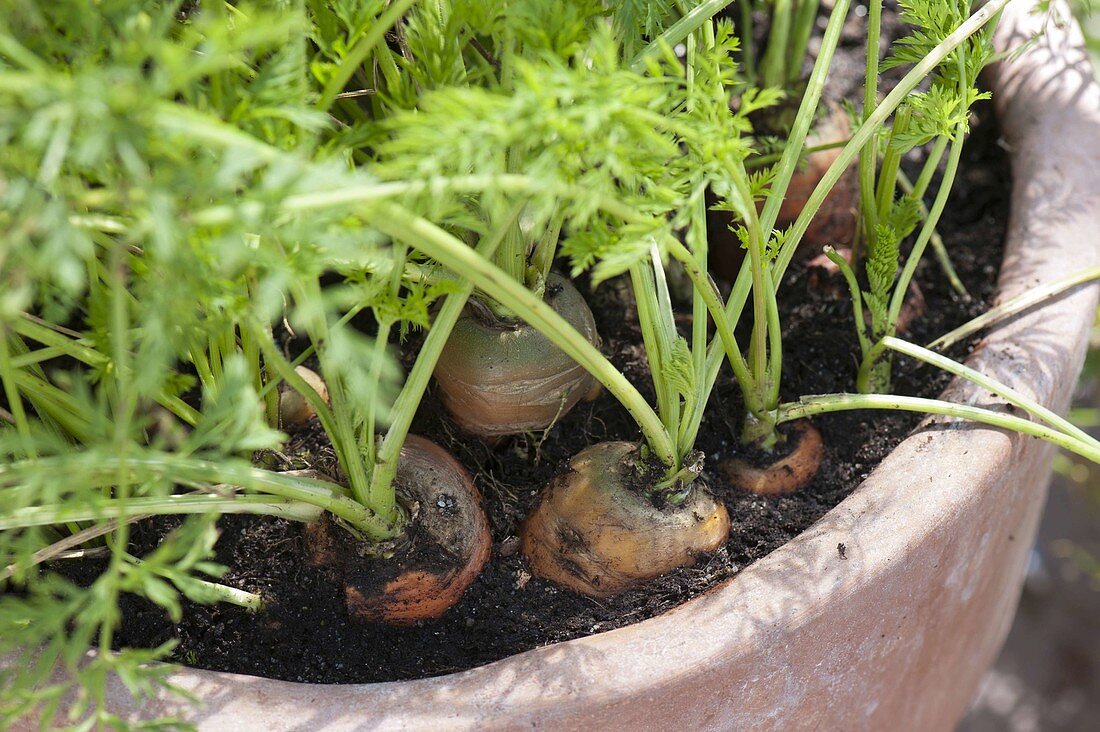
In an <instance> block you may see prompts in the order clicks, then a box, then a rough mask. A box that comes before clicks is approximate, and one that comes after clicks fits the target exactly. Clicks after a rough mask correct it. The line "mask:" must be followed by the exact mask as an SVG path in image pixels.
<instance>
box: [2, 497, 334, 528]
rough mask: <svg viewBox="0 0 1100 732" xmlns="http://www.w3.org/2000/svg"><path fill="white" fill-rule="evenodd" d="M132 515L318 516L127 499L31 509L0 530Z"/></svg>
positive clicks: (276, 502) (304, 510)
mask: <svg viewBox="0 0 1100 732" xmlns="http://www.w3.org/2000/svg"><path fill="white" fill-rule="evenodd" d="M135 512H136V513H141V514H149V515H156V516H175V515H183V514H194V513H218V514H236V513H247V514H253V515H259V516H277V517H279V518H286V519H291V520H294V521H306V522H308V521H316V520H317V519H318V518H320V516H321V513H322V511H321V509H320V508H318V507H317V506H314V505H311V504H309V503H302V502H300V501H290V500H286V499H282V498H272V497H271V496H235V497H231V498H226V497H223V496H215V495H203V494H198V495H183V496H165V497H163V498H131V499H129V500H128V501H104V502H102V503H98V504H96V505H95V506H81V505H73V504H56V505H44V506H31V507H28V508H23V509H18V510H16V511H13V512H11V513H10V514H8V515H6V516H2V517H0V530H3V531H9V530H12V529H24V528H28V527H31V526H49V525H52V524H60V523H65V522H68V521H104V520H113V519H123V520H125V519H126V518H127V517H128V516H130V515H131V514H133V513H135Z"/></svg>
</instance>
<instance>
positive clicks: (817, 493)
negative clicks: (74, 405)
mask: <svg viewBox="0 0 1100 732" xmlns="http://www.w3.org/2000/svg"><path fill="white" fill-rule="evenodd" d="M862 24H863V20H862V19H857V18H855V17H854V16H853V20H852V22H851V23H850V24H849V25H850V26H851V28H849V29H848V30H847V32H846V33H845V37H844V38H845V40H844V44H845V53H846V56H845V57H844V58H842V59H841V60H840V62H839V63H838V71H837V72H836V73H835V74H834V76H835V77H836V78H835V80H834V81H833V90H834V91H833V92H831V94H833V95H836V96H844V95H845V94H846V93H848V92H850V90H851V89H852V88H854V85H855V84H856V83H857V82H856V81H855V80H856V79H858V76H859V74H861V73H862V61H861V56H862V53H863V51H862V47H861V42H860V40H859V39H860V34H861V32H862V30H861V29H862ZM889 30H891V31H892V30H894V29H893V28H889ZM837 90H839V91H837ZM998 136H999V133H998V131H997V128H996V125H995V121H994V120H993V119H992V118H991V108H990V105H989V104H988V103H985V104H982V105H980V108H979V110H978V120H977V122H976V124H975V126H974V128H973V132H972V137H971V139H970V141H969V142H968V144H967V146H966V152H965V160H964V163H963V166H962V169H961V172H960V176H959V179H958V181H957V183H956V186H955V190H954V192H953V193H952V196H951V201H950V205H949V207H948V210H947V212H946V214H945V215H944V218H943V220H942V221H941V223H940V226H939V231H940V233H941V234H942V235H943V237H944V240H945V242H946V245H947V248H948V250H949V251H950V252H951V256H952V259H953V261H954V264H955V267H956V269H957V271H958V272H959V275H960V277H961V278H962V280H963V282H964V283H965V284H966V286H967V288H968V289H969V291H970V293H971V294H972V295H973V299H971V300H964V299H962V298H960V297H958V296H957V295H955V293H954V292H953V291H952V290H951V289H950V287H949V285H948V284H947V282H946V280H945V278H944V277H943V276H942V272H941V271H940V269H939V267H938V265H937V264H936V262H935V260H934V258H933V257H931V255H930V254H929V255H927V256H926V257H925V261H924V262H923V263H922V265H921V266H920V268H919V270H918V276H917V280H918V282H919V286H920V289H921V291H922V292H923V295H924V299H925V301H926V313H925V315H924V317H922V318H920V319H918V320H917V322H916V323H915V325H914V326H913V329H912V331H911V332H910V333H908V334H907V336H908V337H909V339H911V340H913V341H914V342H917V343H926V342H928V341H929V340H931V339H933V338H934V337H936V336H938V335H940V334H942V333H944V332H946V331H947V330H949V329H951V328H953V327H955V326H957V325H959V324H961V323H963V322H965V321H966V320H968V319H970V318H972V317H973V316H975V315H976V314H978V313H980V312H981V311H982V310H984V309H985V307H986V305H987V303H988V301H989V299H990V298H991V297H992V294H993V291H994V284H995V279H996V275H997V271H998V268H999V263H1000V260H1001V255H1002V244H1003V239H1004V233H1005V226H1006V222H1007V218H1008V195H1009V190H1008V187H1007V186H1008V181H1009V170H1008V162H1007V158H1006V155H1005V153H1004V151H1003V149H1002V148H1001V146H1000V145H999V144H998ZM916 162H917V161H907V165H909V167H910V168H912V167H914V166H915V165H916ZM910 173H911V175H912V174H913V171H912V170H910ZM933 190H935V188H934V187H933ZM578 287H579V288H580V289H581V291H582V292H583V293H585V295H586V297H587V299H588V300H589V303H590V305H591V307H592V311H593V313H594V314H595V317H596V322H597V326H598V328H599V332H600V334H601V335H602V337H603V351H604V353H605V354H606V355H607V356H608V357H609V358H610V359H611V360H612V362H613V363H614V364H615V365H616V366H617V367H619V368H620V369H621V370H622V371H623V373H624V374H625V375H626V376H627V377H628V378H629V379H630V380H631V381H632V382H634V383H635V384H636V385H637V386H638V387H639V388H640V389H641V390H642V392H643V394H646V395H647V396H652V389H651V387H650V386H649V384H648V380H649V373H648V366H647V363H646V358H645V353H644V351H643V349H642V347H641V345H640V344H641V337H640V333H639V330H638V325H637V317H636V313H635V311H634V309H633V306H632V304H631V302H630V298H629V295H628V285H627V283H626V282H623V281H610V282H607V283H604V284H603V285H601V286H600V287H598V288H596V289H594V290H593V289H591V288H589V287H588V285H587V283H585V282H583V281H582V282H580V283H578ZM781 309H782V320H783V323H784V347H785V352H784V368H783V392H784V393H783V397H784V399H791V398H796V397H797V396H798V395H800V394H813V393H825V392H833V391H848V390H853V389H854V379H855V374H856V367H857V365H858V360H859V359H858V354H859V347H858V344H857V342H856V337H855V329H854V325H853V320H852V309H851V303H850V300H849V298H848V296H847V294H846V290H845V289H844V287H843V284H842V281H841V280H840V278H839V275H830V274H829V273H827V272H825V271H824V270H821V269H818V268H815V267H811V266H806V265H799V266H798V267H792V269H791V270H789V272H788V275H787V276H786V278H785V280H784V282H783V286H782V292H781ZM681 311H683V312H690V307H689V308H686V309H684V308H681ZM681 325H682V326H684V331H683V332H688V330H687V329H688V328H689V327H690V324H689V323H688V322H686V321H685V322H683V323H682V324H681ZM416 347H417V341H416V339H415V337H413V338H410V339H409V340H408V341H407V342H406V343H405V344H404V346H403V348H404V350H405V353H406V358H411V357H414V356H415V352H416ZM965 353H966V347H961V348H960V350H956V351H955V352H954V353H952V354H951V355H953V356H954V357H956V358H960V357H963V356H965ZM894 376H895V390H896V391H897V392H898V393H901V394H910V395H919V396H935V395H936V394H938V393H939V392H940V391H941V390H942V389H943V387H944V386H945V385H946V383H947V381H948V377H947V376H946V375H944V374H941V373H937V372H935V371H933V370H932V369H929V368H922V369H917V368H914V366H913V364H912V363H911V362H908V361H907V360H906V359H900V360H898V361H896V364H895V371H894ZM740 411H741V410H740V403H739V396H738V392H737V388H736V386H735V384H733V383H732V378H731V377H730V376H729V374H728V369H726V370H725V371H724V372H723V375H722V377H720V381H719V384H718V387H717V389H716V391H715V393H714V395H713V397H712V399H711V403H710V406H709V409H708V412H707V417H706V421H705V422H704V424H703V427H702V429H701V430H700V440H699V444H698V448H699V449H701V450H703V451H704V452H705V453H706V455H707V460H706V468H705V471H704V474H703V479H704V482H705V483H706V484H707V486H708V487H709V489H710V490H711V491H712V492H713V493H714V494H715V495H716V496H717V497H719V498H720V499H721V500H723V501H725V503H726V505H727V508H728V510H729V514H730V517H731V520H732V525H733V528H732V531H731V535H730V539H729V542H728V543H727V544H726V545H725V546H724V547H723V548H721V549H720V550H719V551H718V552H716V553H715V554H714V555H713V556H710V557H709V558H704V559H703V560H702V561H700V562H699V564H698V565H697V566H695V567H692V568H689V569H681V570H677V571H674V572H672V573H671V574H668V575H666V576H664V577H661V578H659V579H658V580H655V581H654V582H652V583H651V584H650V585H648V586H647V587H645V588H643V589H641V590H638V591H633V592H628V593H626V594H623V595H620V596H618V597H615V598H613V599H610V600H593V599H589V598H585V597H580V596H577V595H574V594H571V593H569V592H566V591H564V590H561V589H559V588H558V587H556V586H555V585H553V584H551V583H549V582H545V581H542V580H539V579H535V578H532V577H531V576H530V574H529V572H528V571H527V569H526V567H525V564H524V560H523V559H522V558H521V557H520V556H519V554H518V552H517V549H518V543H519V542H518V538H517V537H518V528H519V524H520V522H521V521H522V520H523V518H524V516H525V515H526V514H527V513H528V511H529V510H530V509H531V507H532V505H533V503H534V501H535V499H536V496H537V494H538V491H539V490H540V489H541V488H542V487H543V486H544V485H545V484H546V482H547V481H548V479H549V478H550V477H551V476H552V475H553V474H554V473H555V472H556V471H559V470H561V469H563V468H564V467H565V465H566V463H567V461H568V460H569V458H570V457H571V456H572V455H574V454H576V453H577V452H579V451H580V450H582V449H583V448H585V447H587V446H588V445H591V444H593V443H595V442H598V441H601V440H616V439H619V440H637V439H639V433H638V430H637V427H636V426H635V424H634V423H633V422H632V421H631V419H630V418H629V416H628V414H627V413H626V412H625V410H624V409H623V408H622V407H621V406H620V405H619V404H618V402H616V401H615V400H614V399H613V398H612V397H610V396H609V395H607V394H604V395H602V396H601V397H600V398H599V399H597V400H596V401H594V402H590V403H582V404H579V405H578V406H577V407H576V408H574V409H573V410H572V411H571V412H570V413H569V414H568V415H566V416H565V417H564V418H563V419H562V420H561V421H560V423H558V424H557V425H555V426H553V427H552V428H551V429H550V430H548V431H547V433H545V434H535V435H526V436H522V437H517V438H510V439H506V440H504V441H502V442H499V443H497V444H495V445H488V444H485V443H483V442H481V441H479V440H477V439H475V438H472V437H469V436H467V435H463V434H461V433H460V431H459V430H458V428H457V427H455V426H454V424H453V423H452V422H451V421H450V419H449V418H448V417H447V416H446V415H445V414H444V413H443V411H442V410H441V408H440V407H439V404H438V402H437V400H436V398H435V396H434V395H433V394H429V395H428V397H427V398H426V400H425V402H424V403H423V405H422V406H421V409H420V412H419V414H418V416H417V420H416V422H415V424H414V427H413V432H414V433H416V434H420V435H423V436H425V437H427V438H429V439H432V440H434V441H435V442H437V443H438V444H440V445H442V446H444V447H445V448H447V449H448V450H450V451H451V452H452V454H453V455H454V456H455V457H456V458H457V459H458V460H459V461H460V462H461V463H463V464H464V465H465V466H466V468H467V469H468V470H469V471H470V473H471V474H472V475H474V476H475V480H476V483H477V487H478V489H479V491H480V492H481V494H482V495H483V497H484V500H485V503H486V508H487V510H488V513H489V516H490V521H491V528H492V536H493V553H492V557H491V559H490V561H489V564H488V566H487V567H486V570H485V571H484V573H483V574H482V575H481V576H480V578H478V580H477V581H475V583H474V584H473V586H472V587H471V588H470V589H469V591H468V592H467V593H466V594H465V596H464V597H463V599H462V601H461V602H460V603H459V604H458V605H457V606H455V607H453V608H452V609H451V610H450V611H448V612H447V613H446V614H445V615H444V616H443V618H442V619H440V620H439V621H436V622H432V623H425V624H423V625H421V626H419V627H411V628H391V627H385V626H376V625H369V624H362V623H358V622H355V621H353V620H352V619H350V618H349V617H348V614H347V611H346V609H345V604H344V594H343V590H342V588H340V587H339V586H338V585H337V583H336V582H335V581H334V578H333V577H332V576H331V574H329V573H328V572H327V571H326V570H324V569H322V568H314V567H311V566H309V565H308V564H307V563H306V561H305V558H304V541H303V534H302V527H301V525H300V524H297V523H294V522H290V521H284V520H280V519H274V518H269V517H245V516H227V517H224V518H223V519H221V521H220V524H219V525H220V527H221V530H222V534H221V538H220V540H219V542H218V545H217V554H218V560H219V561H220V562H222V563H224V564H226V565H227V566H228V567H229V571H228V573H227V574H226V575H225V576H224V578H223V579H222V581H223V582H225V583H226V584H229V585H232V586H234V587H239V588H242V589H245V590H249V591H253V592H259V593H262V594H263V595H264V596H265V597H266V598H268V600H269V609H268V610H267V611H266V612H264V613H262V614H258V615H251V614H249V613H247V612H245V611H243V610H240V609H239V608H235V607H232V606H227V605H216V606H198V605H190V604H189V605H187V607H186V611H185V615H184V618H183V620H182V622H180V623H178V624H174V623H172V622H171V621H170V620H169V619H168V618H167V617H166V616H165V614H164V613H163V611H162V610H160V609H158V608H155V607H153V606H151V605H149V604H148V603H146V602H144V601H141V600H137V599H134V598H128V599H127V601H126V602H125V604H124V608H123V609H124V615H125V620H124V623H123V627H122V631H121V632H120V634H119V637H118V642H119V645H120V646H143V647H150V646H155V645H158V644H160V643H163V642H165V641H167V640H170V639H174V640H176V641H178V646H177V647H176V650H175V652H174V656H173V659H174V660H177V661H179V662H182V663H186V664H189V665H193V666H199V667H202V668H208V669H216V670H223V671H233V672H238V673H246V674H254V675H260V676H268V677H274V678H281V679H289V680H294V681H310V682H326V683H351V682H372V681H387V680H398V679H412V678H421V677H426V676H434V675H439V674H445V673H449V672H453V671H459V670H463V669H468V668H472V667H475V666H479V665H482V664H485V663H489V662H491V661H495V660H498V659H501V658H504V657H506V656H509V655H512V654H515V653H520V652H522V651H525V650H529V649H532V648H535V647H537V646H542V645H546V644H549V643H554V642H559V641H565V640H569V639H571V638H577V637H580V636H585V635H589V634H592V633H597V632H601V631H606V630H610V629H612V628H616V627H620V626H623V625H627V624H630V623H634V622H637V621H639V620H643V619H645V618H649V617H652V616H654V615H657V614H659V613H661V612H664V611H666V610H668V609H670V608H672V607H675V606H676V605H678V604H680V603H682V602H684V601H685V600H688V599H690V598H692V597H694V596H696V595H699V594H700V593H702V592H705V591H707V590H708V589H710V588H712V587H714V586H715V585H716V584H717V583H719V582H722V581H723V580H727V579H729V578H731V577H733V576H734V575H736V574H737V573H738V572H739V571H740V570H741V569H743V568H744V567H746V566H748V565H749V564H751V563H752V562H754V561H756V560H757V559H759V558H761V557H763V556H765V555H766V554H768V553H769V552H771V551H772V550H774V549H776V548H777V547H779V546H781V545H782V544H784V543H786V542H787V541H789V540H790V539H792V538H794V537H795V536H797V535H798V534H799V533H801V532H802V531H804V530H805V529H806V528H807V527H809V526H810V525H811V524H813V523H814V522H815V521H816V520H817V519H818V518H820V517H821V516H822V515H824V514H825V513H826V512H827V511H828V510H829V509H831V508H832V507H833V506H835V505H836V504H837V503H839V502H840V501H841V500H842V499H843V498H844V497H845V496H847V495H848V494H849V493H850V492H851V491H852V490H853V489H854V488H855V487H856V486H858V485H859V483H860V482H861V481H862V480H863V479H864V478H865V477H866V476H867V475H868V474H869V473H870V472H871V470H872V469H873V468H874V467H875V466H876V465H877V464H878V463H879V461H880V460H881V459H882V458H883V457H884V456H885V455H886V454H887V453H889V451H890V450H891V449H893V447H894V446H896V445H897V444H898V443H899V442H900V441H901V440H902V439H903V438H904V437H905V436H906V435H907V434H908V433H909V432H910V431H911V430H912V429H913V428H914V427H915V426H916V425H917V423H918V421H919V417H918V416H916V415H911V414H893V413H889V412H874V413H858V412H851V413H840V414H834V415H826V416H822V417H818V418H815V420H814V421H815V424H816V425H817V426H818V428H819V429H820V430H821V432H822V434H823V436H824V440H825V445H826V455H825V460H824V463H823V466H822V470H821V471H820V473H819V474H818V476H817V478H816V479H815V481H814V483H813V484H812V485H811V486H810V487H809V488H807V489H805V490H804V491H802V492H800V493H798V494H795V495H791V496H784V497H760V496H755V495H747V494H744V493H740V492H738V491H736V490H734V489H733V488H731V487H730V486H729V485H727V484H726V482H725V479H724V478H723V477H722V472H721V471H720V470H718V469H717V466H718V463H719V461H721V460H723V459H725V458H728V457H729V456H731V455H734V454H735V453H736V451H737V450H738V449H739V447H738V445H737V443H736V441H735V439H734V438H733V436H734V435H735V434H736V433H737V431H738V427H739V424H738V421H739V414H740ZM295 439H296V441H297V443H298V445H299V446H300V447H305V446H308V445H310V444H311V445H312V451H313V455H314V459H316V458H323V455H322V453H324V452H325V450H326V447H325V446H324V445H322V444H320V443H318V441H317V440H316V435H315V434H305V435H300V436H298V437H296V438H295ZM319 462H323V460H319ZM177 524H178V520H176V519H163V520H150V521H146V522H141V523H138V524H136V525H135V526H134V529H133V541H134V548H133V551H134V552H135V553H136V554H139V555H140V554H143V553H145V552H147V551H149V550H151V549H153V548H154V547H155V546H156V545H157V543H158V541H159V540H160V538H161V537H162V536H163V535H164V533H165V531H166V530H168V529H170V528H171V527H172V526H174V525H177ZM64 569H65V571H67V572H68V573H70V574H72V575H76V576H78V577H79V576H83V577H84V578H87V577H89V576H90V574H91V573H92V572H94V571H95V569H96V568H95V565H94V564H93V563H91V562H88V563H85V564H84V565H83V566H78V565H73V564H70V565H67V567H65V568H64Z"/></svg>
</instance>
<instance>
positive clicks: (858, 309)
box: [825, 246, 871, 356]
mask: <svg viewBox="0 0 1100 732" xmlns="http://www.w3.org/2000/svg"><path fill="white" fill-rule="evenodd" d="M825 256H826V257H828V258H829V261H831V262H832V263H833V264H835V265H836V266H837V268H838V269H839V270H840V273H841V274H842V275H843V276H844V281H845V282H847V283H848V291H849V292H850V293H851V295H852V312H853V314H854V315H855V321H856V335H857V336H858V337H859V352H860V353H861V354H862V355H864V356H866V355H867V352H868V351H870V350H871V342H870V341H869V340H867V323H866V321H865V320H864V314H863V295H862V294H860V290H859V282H857V281H856V273H855V272H854V271H853V270H852V265H850V264H848V260H847V259H845V258H844V257H843V256H841V254H840V252H838V251H837V250H835V249H833V248H832V247H830V246H826V247H825Z"/></svg>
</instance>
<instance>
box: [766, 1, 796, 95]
mask: <svg viewBox="0 0 1100 732" xmlns="http://www.w3.org/2000/svg"><path fill="white" fill-rule="evenodd" d="M791 15H792V10H791V0H775V2H774V4H773V5H772V11H771V29H770V30H769V32H768V47H767V48H766V49H765V50H764V58H763V59H761V61H760V78H761V80H762V81H763V82H764V86H769V87H781V86H783V83H784V82H785V81H786V80H787V76H788V72H787V69H786V68H784V62H785V61H786V60H787V54H788V52H789V50H790V49H789V48H788V47H787V46H788V43H787V38H788V36H789V35H790V31H791ZM799 63H800V67H801V59H799Z"/></svg>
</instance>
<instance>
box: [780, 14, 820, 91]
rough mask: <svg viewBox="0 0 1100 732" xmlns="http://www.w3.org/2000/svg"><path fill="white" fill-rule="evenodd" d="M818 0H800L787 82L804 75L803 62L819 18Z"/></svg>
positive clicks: (794, 81) (791, 82)
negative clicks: (815, 23)
mask: <svg viewBox="0 0 1100 732" xmlns="http://www.w3.org/2000/svg"><path fill="white" fill-rule="evenodd" d="M817 8H818V0H798V10H797V11H795V19H794V34H793V35H792V37H791V43H790V51H789V54H788V56H787V84H788V85H792V84H795V83H796V82H797V81H798V77H799V76H801V75H802V63H803V61H805V59H806V49H807V48H808V47H809V44H810V36H811V35H812V34H813V30H814V21H816V20H817Z"/></svg>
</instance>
